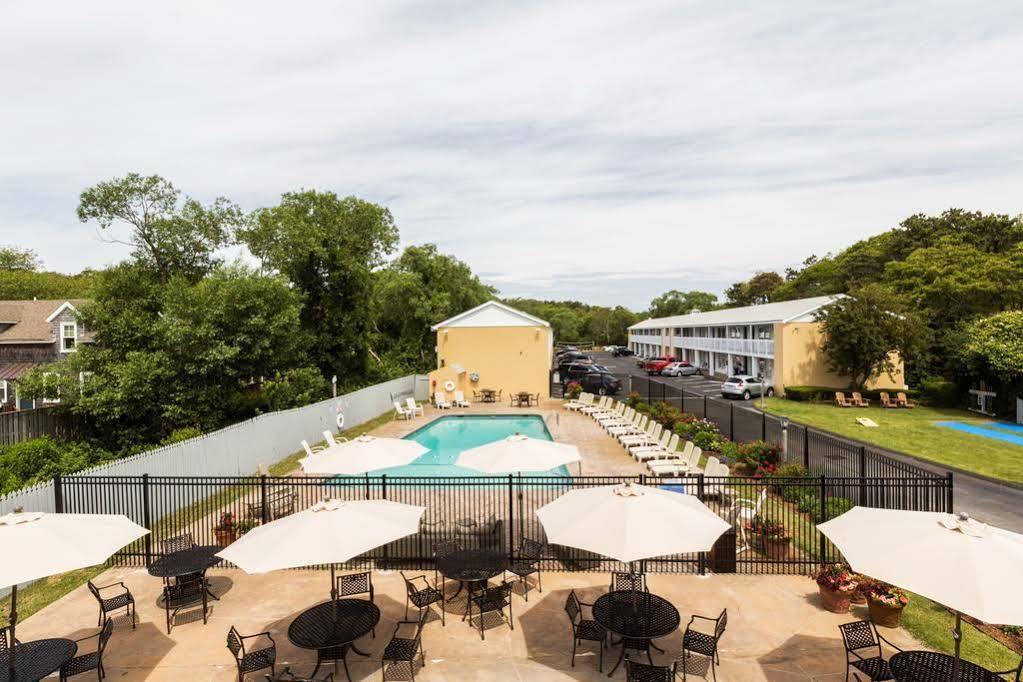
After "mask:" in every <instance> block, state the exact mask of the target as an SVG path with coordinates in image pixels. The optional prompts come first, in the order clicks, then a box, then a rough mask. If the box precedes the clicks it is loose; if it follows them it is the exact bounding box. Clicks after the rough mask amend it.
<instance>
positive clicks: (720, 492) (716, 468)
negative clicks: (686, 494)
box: [703, 457, 735, 503]
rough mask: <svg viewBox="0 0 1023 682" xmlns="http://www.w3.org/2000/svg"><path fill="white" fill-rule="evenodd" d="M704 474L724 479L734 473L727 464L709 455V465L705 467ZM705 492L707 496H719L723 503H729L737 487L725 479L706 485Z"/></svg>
mask: <svg viewBox="0 0 1023 682" xmlns="http://www.w3.org/2000/svg"><path fill="white" fill-rule="evenodd" d="M711 460H713V461H711ZM704 475H706V476H712V477H717V478H722V479H724V478H727V477H729V476H731V475H732V474H731V472H730V471H729V470H728V465H727V464H722V463H721V462H719V461H718V459H717V457H708V458H707V465H706V466H705V467H704ZM703 494H704V496H705V497H718V498H720V499H721V502H722V503H727V502H728V500H729V499H730V498H734V497H735V489H734V488H732V487H731V486H729V485H728V484H726V483H725V482H724V481H718V482H715V483H710V484H708V485H706V486H704V488H703Z"/></svg>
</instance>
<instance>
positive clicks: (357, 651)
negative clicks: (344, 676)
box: [348, 642, 369, 656]
mask: <svg viewBox="0 0 1023 682" xmlns="http://www.w3.org/2000/svg"><path fill="white" fill-rule="evenodd" d="M348 648H349V649H351V650H352V651H354V652H355V653H357V654H359V655H360V656H369V654H367V653H366V652H364V651H361V650H360V649H359V647H357V646H355V643H354V642H353V643H351V644H349V645H348Z"/></svg>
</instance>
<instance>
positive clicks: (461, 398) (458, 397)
mask: <svg viewBox="0 0 1023 682" xmlns="http://www.w3.org/2000/svg"><path fill="white" fill-rule="evenodd" d="M453 402H454V403H455V407H469V401H468V400H466V399H465V393H464V392H462V391H455V399H454V401H453Z"/></svg>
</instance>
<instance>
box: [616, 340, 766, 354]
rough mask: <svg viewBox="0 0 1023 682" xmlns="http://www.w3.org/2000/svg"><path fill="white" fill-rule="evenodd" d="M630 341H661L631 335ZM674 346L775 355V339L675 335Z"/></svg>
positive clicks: (716, 351)
mask: <svg viewBox="0 0 1023 682" xmlns="http://www.w3.org/2000/svg"><path fill="white" fill-rule="evenodd" d="M629 341H630V342H636V343H653V344H655V345H656V344H657V343H658V342H659V337H656V336H630V337H629ZM671 344H672V346H673V347H674V348H688V349H690V350H704V351H711V352H715V353H733V354H735V355H757V356H761V357H766V358H773V357H774V340H773V339H719V338H713V337H708V336H675V337H672V339H671Z"/></svg>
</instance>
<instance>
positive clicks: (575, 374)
mask: <svg viewBox="0 0 1023 682" xmlns="http://www.w3.org/2000/svg"><path fill="white" fill-rule="evenodd" d="M597 367H599V365H594V364H593V363H592V362H569V363H565V364H562V365H559V366H558V376H559V377H561V383H562V384H567V383H568V382H569V381H578V380H579V379H580V377H582V376H583V375H585V374H589V372H590V370H591V369H595V368H597ZM597 371H598V372H606V371H607V369H606V368H600V369H597Z"/></svg>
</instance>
